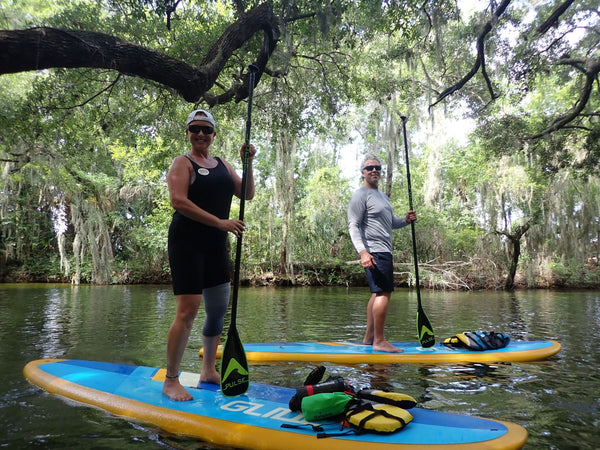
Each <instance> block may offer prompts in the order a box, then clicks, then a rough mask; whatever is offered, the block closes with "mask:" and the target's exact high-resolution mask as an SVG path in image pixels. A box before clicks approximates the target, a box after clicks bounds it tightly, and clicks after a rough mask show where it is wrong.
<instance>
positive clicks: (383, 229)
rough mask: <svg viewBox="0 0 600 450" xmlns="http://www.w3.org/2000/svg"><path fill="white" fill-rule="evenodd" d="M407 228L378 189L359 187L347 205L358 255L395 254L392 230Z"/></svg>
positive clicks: (349, 227) (404, 220)
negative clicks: (393, 252) (365, 253)
mask: <svg viewBox="0 0 600 450" xmlns="http://www.w3.org/2000/svg"><path fill="white" fill-rule="evenodd" d="M406 225H408V222H407V221H406V219H405V218H404V217H396V216H394V211H393V209H392V204H391V203H390V200H389V198H388V197H387V195H385V194H384V193H383V192H381V191H380V190H379V189H372V188H368V187H366V186H362V187H360V188H359V189H358V190H357V191H356V192H354V194H353V195H352V198H351V199H350V203H349V204H348V231H349V232H350V239H352V244H354V248H355V249H356V251H357V252H358V253H360V252H361V251H363V250H367V251H368V252H369V253H374V252H388V253H392V230H394V229H396V228H402V227H405V226H406Z"/></svg>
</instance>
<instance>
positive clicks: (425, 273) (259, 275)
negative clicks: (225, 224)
mask: <svg viewBox="0 0 600 450" xmlns="http://www.w3.org/2000/svg"><path fill="white" fill-rule="evenodd" d="M526 270H529V268H526V267H525V268H523V269H522V270H520V271H517V274H516V277H515V285H514V288H515V289H600V265H599V264H598V263H597V262H595V261H594V262H592V263H589V262H588V263H586V264H584V265H582V266H569V267H568V266H565V265H556V266H555V267H554V268H553V270H546V271H540V273H538V274H537V275H536V276H534V277H532V276H527V277H526V276H525V275H524V273H523V271H526ZM0 273H1V274H2V275H1V277H0V282H2V283H72V280H71V278H69V277H65V276H63V275H62V274H56V273H54V274H53V273H48V272H35V271H32V270H28V269H27V268H23V267H13V268H6V267H4V268H3V270H2V271H0ZM394 276H395V281H396V286H398V287H411V286H414V285H415V276H414V265H413V264H412V263H396V264H394ZM506 276H507V274H506V271H504V270H502V269H501V268H499V267H498V266H497V265H496V264H493V263H492V262H490V261H481V260H468V261H445V262H435V261H434V262H422V263H419V281H420V285H421V287H422V288H424V289H431V290H449V291H461V290H464V291H473V290H504V289H505V287H504V284H505V280H506ZM89 282H90V281H89V280H88V279H87V278H86V277H82V280H81V284H89ZM170 283H171V278H170V274H169V272H168V271H164V270H156V269H154V270H152V269H150V270H147V269H146V270H143V269H138V270H132V269H128V268H122V269H121V270H116V271H113V278H112V280H111V283H110V284H113V285H138V284H167V285H168V284H170ZM240 284H241V285H242V286H346V287H350V286H367V282H366V277H365V274H364V271H363V269H362V267H361V266H360V264H359V262H358V261H347V262H330V263H322V264H314V263H296V264H294V265H293V269H292V272H291V273H282V272H279V271H273V270H267V269H264V268H262V267H258V266H254V267H251V268H245V270H244V269H242V273H241V278H240Z"/></svg>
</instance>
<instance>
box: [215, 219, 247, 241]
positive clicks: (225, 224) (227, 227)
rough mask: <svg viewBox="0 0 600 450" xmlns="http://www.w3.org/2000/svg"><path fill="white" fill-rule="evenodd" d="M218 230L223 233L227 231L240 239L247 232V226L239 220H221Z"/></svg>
mask: <svg viewBox="0 0 600 450" xmlns="http://www.w3.org/2000/svg"><path fill="white" fill-rule="evenodd" d="M218 228H219V230H221V231H227V232H229V233H232V234H234V235H235V236H236V237H240V236H241V235H242V234H243V233H244V231H245V230H246V224H245V223H244V222H242V221H241V220H237V219H221V221H220V222H219V227H218Z"/></svg>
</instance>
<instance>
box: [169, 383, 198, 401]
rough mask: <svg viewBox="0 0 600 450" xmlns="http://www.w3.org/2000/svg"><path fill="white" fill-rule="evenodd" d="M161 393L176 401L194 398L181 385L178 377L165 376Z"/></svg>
mask: <svg viewBox="0 0 600 450" xmlns="http://www.w3.org/2000/svg"><path fill="white" fill-rule="evenodd" d="M162 393H163V395H166V396H167V397H169V398H170V399H171V400H175V401H178V402H185V401H189V400H193V399H194V397H192V394H190V393H189V392H188V391H187V389H186V388H184V387H183V386H182V385H181V383H180V382H179V379H178V378H166V379H165V382H164V384H163V389H162Z"/></svg>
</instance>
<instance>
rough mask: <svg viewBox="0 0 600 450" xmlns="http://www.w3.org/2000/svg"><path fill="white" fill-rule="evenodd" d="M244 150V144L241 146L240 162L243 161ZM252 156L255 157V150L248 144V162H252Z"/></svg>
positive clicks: (252, 145)
mask: <svg viewBox="0 0 600 450" xmlns="http://www.w3.org/2000/svg"><path fill="white" fill-rule="evenodd" d="M245 150H246V143H245V142H244V145H242V148H241V150H240V158H241V159H242V161H244V152H245ZM254 155H256V148H255V147H254V144H250V148H249V149H248V161H252V160H253V159H254Z"/></svg>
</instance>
